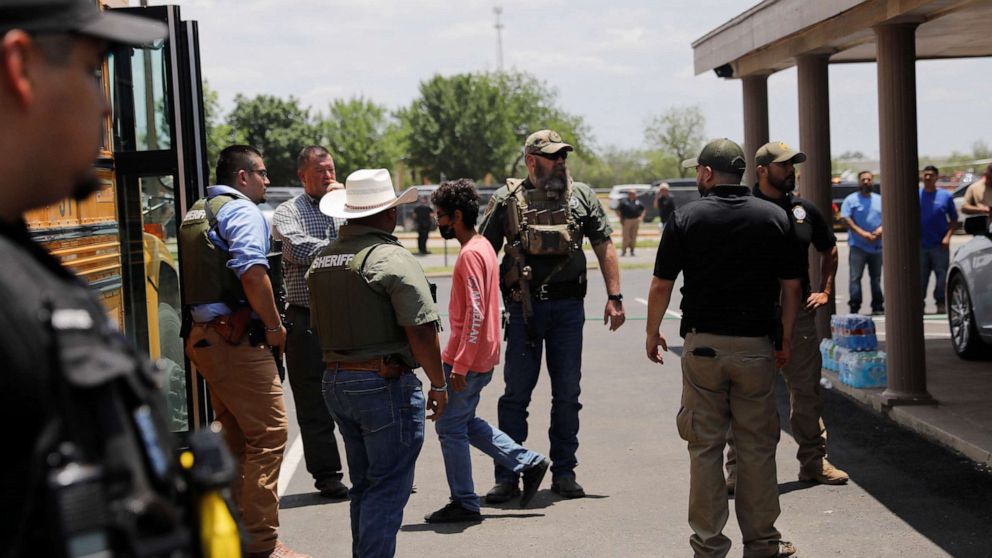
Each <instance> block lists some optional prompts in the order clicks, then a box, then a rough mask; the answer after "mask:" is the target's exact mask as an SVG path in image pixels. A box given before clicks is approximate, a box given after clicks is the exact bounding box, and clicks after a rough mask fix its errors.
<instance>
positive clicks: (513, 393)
mask: <svg viewBox="0 0 992 558" xmlns="http://www.w3.org/2000/svg"><path fill="white" fill-rule="evenodd" d="M509 311H510V323H509V325H508V326H507V342H506V364H505V365H504V366H503V380H504V381H505V382H506V390H505V391H504V393H503V396H502V397H500V398H499V428H500V430H502V431H503V432H505V433H507V434H508V435H509V436H510V437H511V438H513V439H514V440H515V441H516V442H517V443H520V444H522V443H524V442H525V441H526V440H527V406H528V405H530V399H531V393H532V392H533V391H534V386H535V385H537V378H538V375H539V374H540V372H541V353H542V348H546V349H547V352H548V358H547V363H548V376H549V377H550V378H551V427H550V428H549V429H548V438H549V439H550V442H551V451H550V454H551V455H550V457H551V462H552V465H551V475H552V478H553V479H560V478H568V477H572V478H574V477H575V466H576V465H577V464H578V461H577V460H576V458H575V452H576V451H577V450H578V449H579V410H580V409H582V404H581V403H579V392H580V389H579V382H580V380H581V379H582V328H583V326H584V325H585V308H584V307H583V304H582V300H581V299H575V298H567V299H557V300H545V301H537V300H535V301H534V316H533V317H532V318H531V319H532V320H533V326H534V331H535V333H536V342H535V343H534V345H533V346H531V344H530V340H529V339H528V337H527V328H526V326H525V325H524V317H523V310H522V309H521V306H520V304H519V303H517V302H512V303H510V305H509ZM517 478H518V473H516V472H514V471H511V470H510V469H507V468H506V467H502V466H499V465H497V466H496V482H498V483H504V482H508V483H515V482H517Z"/></svg>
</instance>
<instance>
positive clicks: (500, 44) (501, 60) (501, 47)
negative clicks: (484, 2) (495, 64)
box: [493, 6, 503, 72]
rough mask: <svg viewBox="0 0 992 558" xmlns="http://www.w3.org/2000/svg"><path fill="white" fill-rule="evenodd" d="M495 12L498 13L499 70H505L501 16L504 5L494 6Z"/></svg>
mask: <svg viewBox="0 0 992 558" xmlns="http://www.w3.org/2000/svg"><path fill="white" fill-rule="evenodd" d="M493 13H494V14H496V25H495V27H496V43H497V44H498V45H499V71H500V72H502V71H503V24H502V23H500V20H499V17H500V16H501V15H503V7H502V6H496V7H494V8H493Z"/></svg>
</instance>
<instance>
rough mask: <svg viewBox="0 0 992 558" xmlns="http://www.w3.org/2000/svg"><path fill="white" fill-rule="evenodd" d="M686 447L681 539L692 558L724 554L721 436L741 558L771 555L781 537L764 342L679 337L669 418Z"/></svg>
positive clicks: (771, 371)
mask: <svg viewBox="0 0 992 558" xmlns="http://www.w3.org/2000/svg"><path fill="white" fill-rule="evenodd" d="M676 422H677V425H678V430H679V435H680V436H681V437H682V439H684V440H685V441H686V442H688V449H689V478H690V484H689V526H690V527H692V530H693V535H692V536H691V537H690V538H689V544H690V545H691V546H692V549H693V551H694V552H695V555H696V556H702V557H707V558H709V557H719V558H722V557H723V556H726V555H727V553H728V552H729V551H730V539H729V538H727V537H726V536H725V535H724V534H723V528H724V526H725V525H726V524H727V518H728V517H729V506H728V502H727V488H726V485H725V483H724V477H723V448H724V446H725V445H726V440H727V431H728V429H729V428H731V427H732V428H733V429H734V433H735V434H736V437H737V454H738V457H737V459H738V463H737V492H736V505H735V509H736V511H737V521H738V523H739V524H740V528H741V534H742V536H743V537H742V538H743V541H744V557H745V558H752V557H764V556H774V555H775V554H777V552H778V541H779V540H780V539H781V533H779V532H778V530H777V529H775V520H776V519H778V516H779V513H780V511H781V510H780V508H779V502H778V477H777V472H776V467H775V449H776V446H777V445H778V440H779V426H778V411H777V409H776V407H775V359H774V354H773V351H772V344H771V341H770V340H769V339H768V338H767V337H731V336H725V335H713V334H709V333H689V334H688V335H686V338H685V344H684V347H683V354H682V408H681V409H680V410H679V413H678V417H677V419H676Z"/></svg>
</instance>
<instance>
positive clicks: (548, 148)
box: [524, 130, 574, 155]
mask: <svg viewBox="0 0 992 558" xmlns="http://www.w3.org/2000/svg"><path fill="white" fill-rule="evenodd" d="M562 149H564V150H566V151H574V149H573V148H572V146H571V145H568V144H567V143H565V142H563V141H562V140H561V136H560V135H559V134H558V132H556V131H554V130H541V131H540V132H534V133H533V134H531V135H529V136H527V141H525V142H524V153H526V154H528V155H529V154H531V153H558V152H559V151H561V150H562Z"/></svg>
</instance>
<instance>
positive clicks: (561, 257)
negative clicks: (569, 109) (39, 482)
mask: <svg viewBox="0 0 992 558" xmlns="http://www.w3.org/2000/svg"><path fill="white" fill-rule="evenodd" d="M570 151H572V146H571V145H569V144H567V143H565V142H563V141H562V138H561V136H560V135H558V132H555V131H553V130H541V131H539V132H535V133H533V134H531V135H530V136H529V137H528V138H527V141H526V142H525V143H524V162H525V163H526V165H527V178H525V179H523V180H518V179H508V180H507V184H506V186H503V187H502V188H500V189H499V190H497V191H496V192H495V193H494V194H493V197H492V198H490V200H489V207H488V208H487V209H486V213H485V215H484V216H483V218H482V222H481V223H480V225H479V230H480V232H481V233H482V235H483V236H485V237H486V239H487V240H489V242H490V243H492V245H493V248H494V249H495V250H496V252H499V250H500V248H502V247H503V246H504V243H505V246H506V249H505V250H504V254H505V255H504V257H503V263H502V265H501V266H500V272H501V277H500V288H501V289H502V291H503V296H504V299H505V300H506V308H507V310H508V311H509V324H508V325H507V329H506V332H507V345H506V364H505V366H504V367H503V378H504V381H505V382H506V389H505V392H504V393H503V396H502V397H500V400H499V428H500V430H502V431H503V432H505V433H506V434H508V435H509V436H510V437H511V438H513V439H514V440H515V441H516V442H517V443H518V444H522V443H523V442H524V441H526V440H527V406H528V405H529V404H530V400H531V393H532V392H533V390H534V386H535V385H536V384H537V378H538V374H539V373H540V371H541V353H542V350H547V352H548V356H547V362H548V375H549V377H550V379H551V392H552V399H551V428H550V431H549V437H550V439H551V440H550V441H551V451H550V457H551V461H552V466H551V476H552V481H551V490H552V491H553V492H555V493H556V494H558V495H560V496H561V497H563V498H582V497H583V496H585V491H584V490H583V488H582V486H581V485H580V484H579V483H578V482H576V480H575V467H576V466H577V465H578V460H577V459H576V455H575V454H576V452H577V451H578V448H579V409H581V408H582V404H581V403H579V391H580V388H579V384H580V380H581V378H582V370H581V369H582V329H583V327H584V326H585V309H584V306H583V302H582V301H583V299H584V298H585V294H586V257H585V253H584V252H583V251H582V240H583V237H585V238H588V239H589V242H590V243H591V244H592V248H593V251H594V252H595V253H596V258H597V259H598V260H599V267H600V269H601V270H602V273H603V280H604V282H605V283H606V294H607V301H606V309H605V311H604V313H603V323H608V324H609V328H610V331H615V330H616V329H617V328H619V327H620V326H621V325H623V322H624V309H623V302H622V300H623V296H622V295H621V294H620V269H619V266H618V265H617V254H616V250H615V249H614V248H613V242H612V241H611V240H610V233H611V232H612V229H611V228H610V225H609V223H608V221H607V218H606V214H605V213H604V212H603V206H602V205H600V203H599V200H597V199H596V194H595V193H594V192H593V191H592V189H591V188H590V187H589V186H588V185H586V184H583V183H581V182H573V181H572V179H571V177H570V176H569V175H568V169H567V167H566V164H565V160H566V159H567V157H568V153H569V152H570ZM519 478H520V475H519V474H518V473H515V472H513V471H511V470H509V469H506V468H504V467H502V466H497V467H496V486H494V487H493V489H492V490H490V491H489V493H488V494H486V501H487V502H490V503H500V502H506V501H508V500H510V499H511V498H514V497H516V496H517V495H519V494H520V488H519V482H520V481H519Z"/></svg>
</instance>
